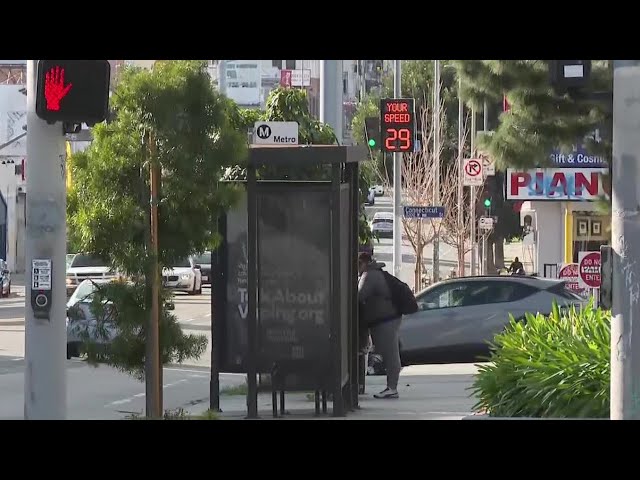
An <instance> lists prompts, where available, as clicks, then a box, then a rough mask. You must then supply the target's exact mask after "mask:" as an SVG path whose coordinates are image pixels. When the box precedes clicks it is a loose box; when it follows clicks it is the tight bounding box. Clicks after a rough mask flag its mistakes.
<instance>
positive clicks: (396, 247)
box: [391, 60, 402, 277]
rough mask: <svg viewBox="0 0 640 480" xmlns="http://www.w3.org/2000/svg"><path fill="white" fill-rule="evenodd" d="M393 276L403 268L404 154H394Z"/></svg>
mask: <svg viewBox="0 0 640 480" xmlns="http://www.w3.org/2000/svg"><path fill="white" fill-rule="evenodd" d="M401 62H402V60H394V61H393V96H394V98H402V63H401ZM391 263H392V265H393V274H394V275H395V276H396V277H399V276H400V270H401V268H402V154H400V153H398V152H394V153H393V257H392V261H391Z"/></svg>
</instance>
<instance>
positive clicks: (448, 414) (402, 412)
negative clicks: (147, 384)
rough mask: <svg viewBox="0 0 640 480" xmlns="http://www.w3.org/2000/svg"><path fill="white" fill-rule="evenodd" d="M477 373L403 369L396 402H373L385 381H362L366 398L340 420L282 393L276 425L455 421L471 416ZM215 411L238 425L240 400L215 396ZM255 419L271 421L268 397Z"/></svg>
mask: <svg viewBox="0 0 640 480" xmlns="http://www.w3.org/2000/svg"><path fill="white" fill-rule="evenodd" d="M476 371H477V368H476V367H475V366H474V365H470V364H461V365H420V366H412V367H407V368H405V369H404V370H403V371H402V374H401V375H400V384H399V386H398V391H399V393H400V398H399V399H396V400H376V399H374V398H373V394H374V393H376V392H378V391H381V390H382V389H383V388H384V386H385V380H386V379H385V377H380V376H375V377H374V376H368V377H367V382H366V394H365V395H361V396H360V400H359V403H360V409H359V410H356V411H353V412H348V413H347V415H346V416H345V417H340V418H334V417H332V416H331V408H332V407H331V402H330V401H329V402H327V407H328V413H327V414H321V415H320V416H319V417H316V416H315V404H314V400H313V395H310V394H308V393H288V394H287V395H286V398H285V410H286V412H287V414H285V416H284V417H278V419H282V420H289V419H291V420H314V419H317V420H322V419H324V420H460V419H462V418H464V417H467V416H469V415H471V413H472V407H473V405H474V404H475V400H474V399H473V398H470V396H469V391H468V390H467V388H468V387H470V386H471V384H472V382H473V374H474V373H475V372H476ZM220 408H221V409H222V413H221V414H220V418H221V419H223V420H242V419H244V418H245V417H246V413H247V406H246V397H245V396H244V395H221V397H220ZM205 410H206V408H205V407H204V406H201V407H200V408H195V409H193V410H192V411H191V413H193V414H199V413H203V412H204V411H205ZM258 413H259V417H260V419H263V420H272V419H273V416H272V407H271V394H270V393H262V394H260V395H258Z"/></svg>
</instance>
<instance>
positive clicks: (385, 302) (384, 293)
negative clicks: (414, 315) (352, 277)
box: [358, 262, 400, 327]
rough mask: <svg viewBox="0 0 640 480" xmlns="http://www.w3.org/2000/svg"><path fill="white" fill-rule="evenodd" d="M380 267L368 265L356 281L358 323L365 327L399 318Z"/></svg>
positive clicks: (373, 263) (372, 264) (379, 265)
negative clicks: (358, 311) (358, 309)
mask: <svg viewBox="0 0 640 480" xmlns="http://www.w3.org/2000/svg"><path fill="white" fill-rule="evenodd" d="M382 266H383V265H381V264H379V263H376V262H372V263H370V264H369V267H368V268H367V271H365V272H364V273H363V274H362V275H360V280H359V281H358V303H359V306H360V322H361V324H363V325H366V326H367V327H374V326H376V325H377V324H380V323H382V322H385V321H387V320H393V319H394V318H398V317H399V316H400V315H399V314H398V311H397V310H396V308H395V307H394V305H393V302H392V301H391V291H390V290H389V285H387V280H386V279H385V278H384V273H383V272H382Z"/></svg>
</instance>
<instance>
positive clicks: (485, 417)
mask: <svg viewBox="0 0 640 480" xmlns="http://www.w3.org/2000/svg"><path fill="white" fill-rule="evenodd" d="M462 420H560V421H563V420H609V419H608V418H536V417H490V416H489V415H468V416H466V417H462Z"/></svg>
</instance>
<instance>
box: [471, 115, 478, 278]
mask: <svg viewBox="0 0 640 480" xmlns="http://www.w3.org/2000/svg"><path fill="white" fill-rule="evenodd" d="M475 154H476V109H475V107H471V158H475ZM470 188H471V202H470V203H471V275H477V271H476V263H477V262H476V258H477V257H476V248H477V246H478V245H477V242H476V227H477V225H476V187H470Z"/></svg>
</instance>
